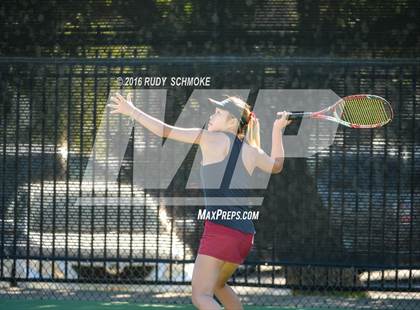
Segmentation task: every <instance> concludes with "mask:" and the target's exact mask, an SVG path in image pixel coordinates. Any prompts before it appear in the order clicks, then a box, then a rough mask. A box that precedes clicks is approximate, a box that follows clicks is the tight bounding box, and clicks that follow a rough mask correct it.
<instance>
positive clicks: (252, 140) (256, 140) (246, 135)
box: [228, 96, 261, 149]
mask: <svg viewBox="0 0 420 310" xmlns="http://www.w3.org/2000/svg"><path fill="white" fill-rule="evenodd" d="M228 98H229V99H230V100H232V102H233V103H234V104H235V105H236V106H237V107H238V108H240V109H242V117H241V119H240V120H239V126H238V133H237V136H238V137H239V138H241V139H245V141H246V142H247V143H248V144H249V145H252V146H255V147H257V148H259V149H260V148H261V144H260V123H259V122H258V119H257V117H256V116H255V114H254V113H253V112H251V106H250V105H249V104H248V103H246V102H245V101H244V100H242V99H241V98H239V97H236V96H230V97H228ZM232 117H233V118H235V117H234V116H232Z"/></svg>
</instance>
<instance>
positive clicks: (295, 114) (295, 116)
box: [287, 111, 308, 121]
mask: <svg viewBox="0 0 420 310" xmlns="http://www.w3.org/2000/svg"><path fill="white" fill-rule="evenodd" d="M289 113H290V114H289V117H288V118H287V119H288V120H291V121H296V120H299V119H302V118H304V117H305V116H307V114H308V113H307V112H303V111H291V112H289Z"/></svg>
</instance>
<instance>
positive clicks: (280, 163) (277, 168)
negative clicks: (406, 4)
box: [271, 159, 283, 174]
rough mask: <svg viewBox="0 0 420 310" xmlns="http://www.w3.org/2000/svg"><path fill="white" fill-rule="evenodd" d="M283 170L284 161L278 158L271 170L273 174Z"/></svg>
mask: <svg viewBox="0 0 420 310" xmlns="http://www.w3.org/2000/svg"><path fill="white" fill-rule="evenodd" d="M282 170H283V161H280V160H278V159H276V161H275V162H274V165H273V168H272V170H271V173H272V174H277V173H280V172H281V171H282Z"/></svg>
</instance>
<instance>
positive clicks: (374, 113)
mask: <svg viewBox="0 0 420 310" xmlns="http://www.w3.org/2000/svg"><path fill="white" fill-rule="evenodd" d="M327 113H331V115H327ZM393 117H394V112H393V111H392V107H391V104H390V103H389V102H388V101H386V100H385V99H384V98H382V97H379V96H375V95H366V94H362V95H351V96H347V97H344V98H341V99H340V100H338V101H337V102H336V103H334V104H333V105H332V106H329V107H328V108H325V109H323V110H321V111H318V112H289V117H288V119H289V120H292V121H293V120H298V119H300V118H312V119H324V120H329V121H333V122H336V123H339V124H341V125H343V126H347V127H351V128H378V127H382V126H385V125H386V124H388V123H389V122H390V121H391V120H392V118H393Z"/></svg>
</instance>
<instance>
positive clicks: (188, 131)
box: [108, 93, 212, 144]
mask: <svg viewBox="0 0 420 310" xmlns="http://www.w3.org/2000/svg"><path fill="white" fill-rule="evenodd" d="M111 102H112V103H111V104H108V107H110V108H113V109H114V110H113V111H111V113H112V114H114V113H121V114H123V115H127V116H129V117H131V118H133V119H134V120H135V121H137V122H138V123H140V124H141V125H142V126H144V127H145V128H147V129H148V130H150V131H151V132H153V133H154V134H156V135H158V136H160V137H165V138H169V139H173V140H177V141H180V142H185V143H196V144H203V143H206V141H208V140H211V135H212V134H211V133H210V132H209V131H208V130H205V129H202V128H182V127H176V126H171V125H168V124H166V123H165V122H162V121H161V120H159V119H157V118H155V117H153V116H151V115H149V114H147V113H145V112H143V111H142V110H140V109H139V108H137V107H135V106H134V104H133V103H132V101H131V94H128V95H127V98H124V97H123V96H122V95H121V94H119V93H115V95H114V96H112V97H111Z"/></svg>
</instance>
